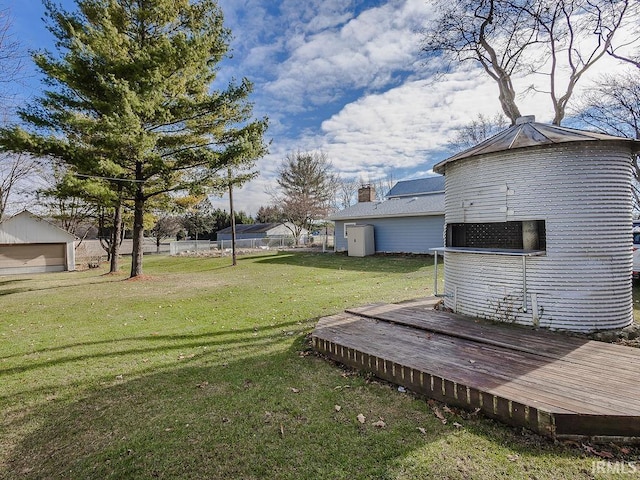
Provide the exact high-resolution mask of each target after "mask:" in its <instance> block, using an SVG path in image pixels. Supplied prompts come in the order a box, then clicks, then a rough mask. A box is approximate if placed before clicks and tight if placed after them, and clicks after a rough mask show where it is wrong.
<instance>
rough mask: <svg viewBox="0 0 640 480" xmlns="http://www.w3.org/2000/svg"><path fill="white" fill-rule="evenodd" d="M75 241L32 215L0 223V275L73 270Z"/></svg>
mask: <svg viewBox="0 0 640 480" xmlns="http://www.w3.org/2000/svg"><path fill="white" fill-rule="evenodd" d="M75 263H76V256H75V237H74V236H73V235H71V234H70V233H68V232H66V231H64V230H62V229H61V228H58V227H56V226H55V225H52V224H51V223H49V222H47V221H46V220H43V219H42V218H40V217H37V216H36V215H33V214H32V213H31V212H28V211H26V210H25V211H23V212H21V213H19V214H17V215H15V216H13V217H11V218H9V219H7V220H5V221H3V222H0V275H7V274H21V273H44V272H64V271H72V270H75Z"/></svg>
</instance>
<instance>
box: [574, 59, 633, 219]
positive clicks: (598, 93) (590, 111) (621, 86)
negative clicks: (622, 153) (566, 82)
mask: <svg viewBox="0 0 640 480" xmlns="http://www.w3.org/2000/svg"><path fill="white" fill-rule="evenodd" d="M573 113H574V114H575V116H576V117H577V118H578V119H580V120H581V121H582V122H584V123H585V124H586V125H588V126H589V127H591V128H592V129H596V130H599V131H601V132H603V133H608V134H610V135H619V136H623V137H630V138H635V139H637V140H640V70H638V69H636V68H632V69H629V70H628V71H627V72H625V73H623V74H618V75H603V76H602V77H601V78H600V79H599V81H598V82H596V83H594V85H593V86H592V87H591V88H589V89H588V90H587V91H586V92H585V94H584V95H582V97H581V98H580V102H579V103H578V105H577V106H576V107H575V108H574V112H573ZM633 174H634V177H635V180H636V181H635V183H634V188H633V194H634V200H635V205H636V208H640V190H639V186H640V156H636V158H635V162H634V163H633Z"/></svg>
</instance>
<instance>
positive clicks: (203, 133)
mask: <svg viewBox="0 0 640 480" xmlns="http://www.w3.org/2000/svg"><path fill="white" fill-rule="evenodd" d="M76 2H77V7H78V10H77V11H76V12H72V13H69V12H66V11H63V10H62V9H60V8H59V7H57V6H55V5H54V4H53V2H52V1H51V0H46V1H45V5H46V8H47V17H48V28H49V30H50V31H51V32H52V33H53V35H54V36H55V37H56V39H57V43H56V46H57V50H58V52H57V55H55V54H53V53H51V52H40V53H37V54H36V55H34V60H35V62H36V65H37V66H38V67H39V69H40V70H41V71H42V73H43V74H44V75H45V79H46V83H47V85H48V87H49V88H48V90H46V91H45V93H44V96H43V97H42V98H40V99H38V100H37V101H36V102H35V104H34V105H32V106H28V107H27V108H24V109H22V110H20V111H19V115H20V117H21V119H22V121H23V123H24V125H25V126H26V127H28V129H27V128H26V127H25V128H23V127H19V126H13V127H9V128H5V129H2V130H0V148H3V149H4V150H9V151H16V152H30V153H32V154H36V155H48V156H50V157H52V158H54V159H56V160H58V161H60V162H63V163H65V164H66V165H67V167H68V168H69V169H70V170H72V171H75V172H76V173H78V174H81V175H87V176H93V177H101V178H103V179H105V180H106V181H107V182H108V183H109V184H110V186H111V188H112V189H113V190H114V191H116V190H118V189H121V190H122V194H123V196H124V198H125V199H128V200H131V201H133V203H134V212H135V213H134V227H133V241H134V243H133V260H132V266H131V276H132V277H135V276H139V275H142V253H143V248H142V242H143V233H144V212H145V206H146V204H147V201H148V200H149V199H150V198H152V197H155V196H157V195H162V194H165V193H167V192H171V191H178V190H188V191H202V190H203V189H205V188H207V187H212V186H216V185H224V178H220V177H219V175H218V172H221V173H226V170H227V168H228V167H229V166H238V167H240V168H243V167H244V168H246V167H247V165H249V166H250V165H253V163H254V162H255V160H256V159H257V158H259V157H260V156H262V155H264V153H265V151H266V146H265V144H264V141H263V135H264V132H265V130H266V126H267V120H266V119H262V120H251V118H250V117H251V115H252V105H251V104H250V103H249V102H248V96H249V94H250V93H251V90H252V85H251V83H250V82H249V81H248V80H246V79H243V80H242V81H241V82H240V83H239V84H230V85H229V86H228V87H227V88H226V89H223V90H215V91H213V90H212V89H211V86H212V84H213V83H214V81H215V79H216V73H217V68H218V63H219V62H220V61H221V60H222V59H223V58H224V57H225V55H226V53H227V49H228V42H229V38H230V32H229V31H228V30H227V29H226V28H225V27H224V26H223V16H222V12H221V10H220V9H219V8H218V6H217V4H216V2H215V1H214V0H192V1H190V0H76ZM247 178H249V176H247Z"/></svg>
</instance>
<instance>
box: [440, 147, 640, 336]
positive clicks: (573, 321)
mask: <svg viewBox="0 0 640 480" xmlns="http://www.w3.org/2000/svg"><path fill="white" fill-rule="evenodd" d="M445 209H446V222H447V223H457V222H504V221H508V220H514V221H518V220H545V221H546V240H547V249H546V252H547V254H546V256H543V257H531V258H528V259H527V294H528V295H527V305H528V307H529V308H528V311H527V312H526V313H525V312H522V291H523V290H522V259H521V257H505V256H497V255H477V254H476V255H474V254H461V253H451V252H447V253H445V294H446V295H447V297H446V298H445V305H446V306H447V307H449V308H455V309H456V310H457V311H458V312H460V313H465V314H469V315H475V316H480V317H486V318H492V319H497V320H508V321H515V322H517V323H523V324H532V323H533V316H532V311H531V294H532V293H535V294H536V296H537V303H538V309H539V312H538V313H539V316H540V325H541V326H544V327H550V328H555V329H568V330H574V331H594V330H602V329H610V328H622V327H624V326H626V325H628V324H629V323H631V322H632V321H633V310H632V296H631V268H632V251H631V247H632V245H631V242H632V240H631V234H630V232H631V230H630V225H631V220H632V211H631V151H630V149H629V148H628V147H627V146H624V145H622V144H621V145H620V146H617V145H616V144H615V143H614V144H613V145H612V144H611V143H608V144H597V145H594V143H593V142H592V143H589V144H571V143H568V144H562V145H559V146H558V145H556V146H554V147H553V148H545V147H538V148H530V149H525V150H520V151H518V152H500V153H496V154H492V155H487V156H484V157H477V158H469V159H465V160H461V161H458V162H455V163H452V164H449V165H447V167H446V194H445ZM456 287H457V288H456ZM456 292H457V294H456ZM454 294H455V299H454ZM454 302H455V305H454Z"/></svg>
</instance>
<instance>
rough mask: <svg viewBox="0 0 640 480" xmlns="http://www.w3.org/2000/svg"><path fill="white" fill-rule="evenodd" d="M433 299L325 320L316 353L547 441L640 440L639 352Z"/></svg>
mask: <svg viewBox="0 0 640 480" xmlns="http://www.w3.org/2000/svg"><path fill="white" fill-rule="evenodd" d="M436 300H437V299H434V300H432V302H429V299H421V300H419V301H417V302H407V303H402V304H374V305H367V306H364V307H358V308H352V309H349V310H348V311H345V312H344V313H341V314H338V315H333V316H330V317H324V318H322V319H320V320H319V321H318V324H317V326H316V328H315V330H314V332H313V334H312V340H313V345H314V348H315V349H316V350H317V351H319V352H321V353H323V354H325V355H327V356H329V357H330V358H333V359H334V360H337V361H339V362H342V363H344V364H346V365H349V366H351V367H354V368H358V369H360V370H364V371H369V372H371V373H373V374H374V375H376V376H378V377H380V378H383V379H385V380H388V381H391V382H394V383H396V384H398V385H403V386H405V387H407V388H409V389H411V390H414V391H416V392H419V393H422V394H425V395H427V396H429V397H431V398H435V399H438V400H442V401H446V402H448V403H451V404H455V405H459V406H462V407H468V408H480V409H481V410H482V411H483V412H484V413H485V414H487V415H488V416H491V417H493V418H497V419H500V420H502V421H505V422H506V423H509V424H512V425H517V426H525V427H528V428H531V429H532V430H534V431H537V432H539V433H541V434H544V435H550V436H554V437H559V438H581V437H585V436H586V437H591V438H592V439H594V440H606V441H611V440H617V441H620V440H622V441H640V382H639V380H640V373H639V372H640V349H634V348H631V347H623V346H620V345H611V344H605V343H602V342H596V341H592V340H587V339H584V338H578V337H571V336H568V335H564V334H559V333H554V332H548V331H536V330H531V329H527V328H523V327H519V326H514V325H506V324H505V325H501V324H492V323H487V322H483V321H478V320H477V319H473V318H470V317H464V316H461V315H456V314H453V313H448V312H442V311H437V310H434V309H433V305H434V304H435V303H433V302H435V301H436ZM429 305H431V306H429Z"/></svg>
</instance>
